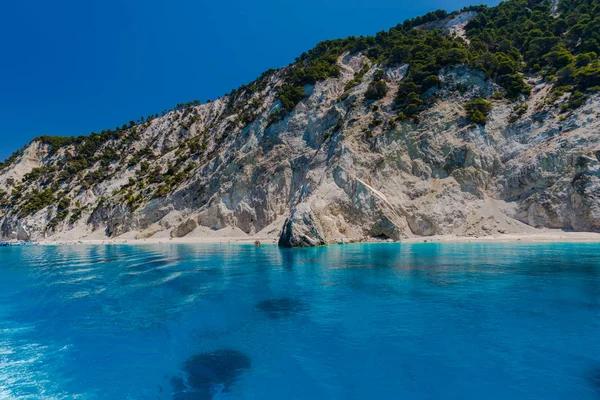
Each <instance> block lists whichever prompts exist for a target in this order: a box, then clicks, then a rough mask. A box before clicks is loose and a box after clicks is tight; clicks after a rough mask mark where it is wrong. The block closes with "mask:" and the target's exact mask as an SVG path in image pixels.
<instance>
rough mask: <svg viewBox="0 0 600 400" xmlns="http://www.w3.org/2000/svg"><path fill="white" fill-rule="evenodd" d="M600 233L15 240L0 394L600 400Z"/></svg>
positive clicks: (4, 297)
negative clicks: (152, 241) (531, 239)
mask: <svg viewBox="0 0 600 400" xmlns="http://www.w3.org/2000/svg"><path fill="white" fill-rule="evenodd" d="M599 398H600V244H584V243H580V244H575V243H552V244H532V243H464V244H460V243H446V244H440V243H418V244H401V243H400V244H399V243H381V244H347V245H331V246H328V247H320V248H308V249H282V248H278V247H277V246H274V245H263V246H261V247H255V246H253V245H175V244H172V245H167V244H163V245H105V246H100V245H98V246H92V245H90V246H86V245H77V246H28V247H3V248H0V399H201V400H208V399H215V400H218V399H256V400H282V399H310V400H315V399H334V400H335V399H339V400H342V399H343V400H354V399H356V400H359V399H360V400H362V399H365V400H367V399H369V400H370V399H568V400H573V399H590V400H591V399H599Z"/></svg>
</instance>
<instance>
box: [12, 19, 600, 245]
mask: <svg viewBox="0 0 600 400" xmlns="http://www.w3.org/2000/svg"><path fill="white" fill-rule="evenodd" d="M477 14H478V13H477V12H475V11H472V10H469V11H467V12H465V13H462V14H461V13H454V14H452V15H450V16H445V17H444V18H438V19H436V20H435V21H433V22H428V23H429V24H431V25H433V26H423V25H420V26H416V27H409V28H408V29H407V30H408V31H409V32H413V31H427V32H429V33H427V34H432V35H441V36H444V37H447V38H449V39H448V40H452V41H456V42H457V43H462V44H461V46H465V48H467V47H468V46H469V43H468V39H469V30H468V28H469V25H468V22H469V21H471V20H472V19H473V18H476V15H477ZM445 22H449V23H448V24H446V25H447V27H446V28H444V26H445V25H444V23H445ZM465 26H466V27H467V30H466V31H465ZM464 38H466V40H465V39H464ZM471 39H472V37H471ZM471 41H472V40H471ZM463 61H464V62H463ZM299 63H301V61H299ZM330 67H331V68H334V70H335V73H331V74H329V75H330V76H327V77H324V78H322V79H316V80H315V82H309V83H306V82H302V85H301V87H302V89H303V90H304V93H303V95H302V96H298V97H299V98H297V99H295V100H294V101H292V104H288V102H287V99H288V98H289V96H287V97H286V95H285V94H286V93H287V92H288V91H289V88H288V86H289V82H290V75H291V74H294V71H297V70H298V68H299V67H298V63H295V64H292V65H290V66H288V67H286V68H283V69H280V70H272V71H268V72H267V73H265V74H263V76H261V77H260V78H259V79H258V80H257V81H255V82H253V83H252V84H251V85H248V86H245V87H242V88H240V89H239V90H237V91H234V92H233V93H231V94H229V95H227V96H224V97H223V98H221V99H218V100H215V101H212V102H210V103H207V104H199V103H198V102H195V103H192V104H186V105H180V106H178V107H177V108H176V109H175V110H172V111H170V112H168V113H166V114H165V115H162V116H151V117H148V118H145V119H144V120H140V121H137V123H135V122H132V123H131V124H129V125H127V126H124V127H122V128H120V129H117V130H110V131H106V132H102V133H101V134H95V135H92V136H87V137H81V138H75V139H64V140H59V141H57V140H53V139H50V138H46V137H42V138H39V139H36V140H34V141H32V142H31V143H30V144H29V145H28V146H27V147H26V148H24V149H22V150H21V151H19V152H17V153H15V155H14V156H13V157H11V158H10V159H9V160H7V162H6V163H5V165H4V166H3V167H2V169H1V170H0V204H2V211H0V232H1V234H0V236H2V237H6V238H19V239H30V240H39V239H43V238H46V239H47V238H50V239H83V238H104V237H121V238H149V237H184V236H193V235H204V234H210V232H212V231H219V230H222V229H229V230H231V229H234V230H236V231H238V232H240V233H241V234H242V233H243V234H248V235H255V234H265V235H273V234H280V240H279V243H280V245H283V246H305V245H320V244H326V243H333V242H342V241H349V240H352V241H353V240H380V239H388V238H389V239H393V240H400V239H402V238H406V237H414V236H430V235H443V234H457V235H464V236H474V235H478V236H479V235H491V234H495V233H518V232H528V231H532V232H533V231H535V230H536V229H537V228H561V229H568V230H575V231H595V232H597V231H600V135H599V133H600V97H599V96H598V95H597V94H596V93H597V92H594V91H590V92H585V98H583V99H582V101H581V102H580V103H581V104H577V106H576V107H574V106H573V107H571V105H572V104H571V103H572V101H573V98H574V94H573V90H572V91H571V92H569V91H566V92H565V91H564V90H563V91H557V90H556V88H557V87H558V84H557V83H556V81H555V80H553V78H552V77H548V76H547V74H546V75H544V74H543V73H541V72H537V73H536V72H532V71H527V70H526V69H524V70H523V71H522V72H519V75H520V77H522V79H523V82H524V83H525V84H526V85H527V87H528V88H529V90H528V92H527V93H525V92H523V93H519V94H517V95H516V96H512V95H509V94H510V93H508V92H509V91H510V90H511V89H510V88H509V89H507V88H506V85H504V86H503V85H502V81H501V80H500V79H496V78H493V77H492V76H490V73H489V72H486V71H483V70H480V69H478V68H476V65H474V64H473V62H471V61H470V60H458V62H449V63H447V65H444V66H443V67H442V68H439V69H437V74H436V75H435V77H436V78H437V81H436V82H435V84H434V85H432V86H431V87H429V88H426V89H425V90H422V92H421V93H419V99H420V101H421V102H422V103H423V106H421V107H420V109H419V111H418V114H415V115H414V116H413V115H407V114H408V110H409V107H408V106H403V105H402V104H403V103H402V91H403V90H404V89H403V86H402V85H403V84H404V85H405V84H406V82H407V79H412V80H415V79H416V78H412V77H411V76H409V74H410V73H411V69H412V73H413V74H414V68H415V66H414V65H413V64H411V62H382V60H381V57H375V55H374V54H370V53H369V47H368V46H367V48H364V49H360V50H356V48H352V49H344V50H343V51H340V52H339V54H336V57H335V59H334V60H333V61H332V62H331V65H330ZM378 85H379V86H378ZM296 86H298V85H297V84H296ZM381 88H383V89H381ZM379 89H381V90H379ZM282 93H283V94H282ZM300 97H301V98H300ZM399 98H400V99H399ZM483 99H484V100H483ZM481 101H483V103H478V102H481ZM469 102H472V104H475V105H474V106H473V105H471V106H469V104H471V103H469ZM570 102H571V103H570ZM478 104H483V106H482V108H481V113H482V114H481V116H483V117H484V120H481V119H479V117H480V116H479V115H478V114H476V112H473V107H475V108H477V107H480V106H478ZM565 105H567V106H565ZM402 107H404V108H402ZM478 110H479V108H478ZM477 112H479V111H477Z"/></svg>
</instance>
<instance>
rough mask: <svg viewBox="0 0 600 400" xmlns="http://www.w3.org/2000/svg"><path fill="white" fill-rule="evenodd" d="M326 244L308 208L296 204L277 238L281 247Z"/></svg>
mask: <svg viewBox="0 0 600 400" xmlns="http://www.w3.org/2000/svg"><path fill="white" fill-rule="evenodd" d="M325 244H327V242H326V241H325V235H324V234H323V229H322V228H321V225H319V222H318V221H317V219H316V218H315V215H314V214H313V212H312V209H311V208H310V206H309V205H308V204H306V203H300V204H298V205H297V206H296V207H295V208H294V210H293V211H292V213H291V215H290V216H289V217H288V218H287V219H286V220H285V223H284V224H283V230H282V231H281V235H280V236H279V246H281V247H311V246H323V245H325Z"/></svg>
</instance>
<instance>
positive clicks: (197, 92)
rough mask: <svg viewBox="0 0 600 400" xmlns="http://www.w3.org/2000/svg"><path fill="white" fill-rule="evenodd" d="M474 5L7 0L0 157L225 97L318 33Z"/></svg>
mask: <svg viewBox="0 0 600 400" xmlns="http://www.w3.org/2000/svg"><path fill="white" fill-rule="evenodd" d="M476 3H477V4H481V3H482V2H481V1H479V2H476ZM483 3H485V4H488V5H493V4H496V3H497V1H492V2H487V1H484V2H483ZM469 4H474V3H472V2H469V1H468V0H451V1H442V0H425V1H408V0H396V1H391V0H370V1H367V0H364V1H357V0H344V1H342V0H335V1H334V0H319V1H316V0H306V1H302V2H300V1H284V0H278V1H275V0H268V1H261V2H248V1H238V0H229V1H219V0H217V1H211V2H207V1H191V0H175V1H169V2H167V1H157V0H146V1H138V0H132V1H118V0H104V1H95V0H88V1H81V0H78V1H73V0H68V1H62V0H57V1H54V2H49V1H41V0H33V1H11V2H4V4H3V10H2V13H0V37H1V38H2V47H1V48H0V51H1V53H0V54H1V55H2V56H1V58H0V143H1V144H0V160H2V159H4V158H6V157H7V156H9V155H10V154H11V153H12V152H13V151H15V150H16V149H18V148H19V147H21V146H23V145H24V144H26V143H28V142H29V141H30V140H31V139H32V138H33V137H35V136H38V135H42V134H48V135H66V136H71V135H80V134H88V133H90V132H94V131H101V130H102V129H106V128H114V127H115V126H117V125H122V124H123V123H126V122H129V120H132V119H138V118H139V117H141V116H146V115H149V114H154V113H160V112H161V111H162V110H164V109H170V108H172V107H173V106H174V105H175V104H177V103H179V102H187V101H190V100H194V99H198V100H201V101H203V102H204V101H205V100H206V99H209V98H215V97H218V96H221V95H223V94H225V93H228V92H229V91H230V90H231V89H233V88H236V87H238V86H239V85H240V84H243V83H248V82H250V81H252V80H253V79H254V78H256V77H257V76H258V75H260V73H261V72H263V71H264V70H266V69H269V68H278V67H282V66H284V65H287V64H289V63H290V62H292V61H293V60H294V58H295V57H296V56H298V55H299V54H301V53H302V52H303V51H306V50H308V49H310V48H311V47H313V46H314V45H315V44H316V43H318V42H319V41H321V40H325V39H335V38H339V37H346V36H349V35H355V36H359V35H372V34H375V33H376V32H378V31H381V30H387V29H389V28H390V27H392V26H394V25H396V24H397V23H400V22H402V21H403V20H405V19H407V18H412V17H415V16H418V15H421V14H424V13H426V12H428V11H432V10H436V9H440V8H441V9H446V10H448V11H451V10H455V9H460V8H461V7H463V6H466V5H469Z"/></svg>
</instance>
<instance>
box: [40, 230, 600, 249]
mask: <svg viewBox="0 0 600 400" xmlns="http://www.w3.org/2000/svg"><path fill="white" fill-rule="evenodd" d="M219 232H220V231H216V232H215V234H214V235H211V236H191V237H183V238H169V237H152V238H146V239H136V238H127V237H126V238H105V239H81V240H41V241H38V242H36V244H40V245H111V244H128V245H160V244H254V243H255V242H256V241H259V242H261V244H277V240H278V237H277V236H276V235H269V236H261V235H252V236H251V235H246V236H243V235H240V234H239V232H236V231H229V230H227V231H225V232H220V234H219ZM355 242H380V241H377V240H369V239H366V240H361V241H350V240H348V241H345V242H340V244H344V243H355ZM432 242H433V243H510V242H526V243H536V242H537V243H551V242H589V243H593V242H598V243H600V233H593V232H565V231H562V230H545V231H539V232H535V233H520V234H503V235H491V236H478V237H468V236H456V235H442V236H427V237H412V238H406V239H403V240H401V241H400V242H399V243H432ZM332 244H337V243H332Z"/></svg>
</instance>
